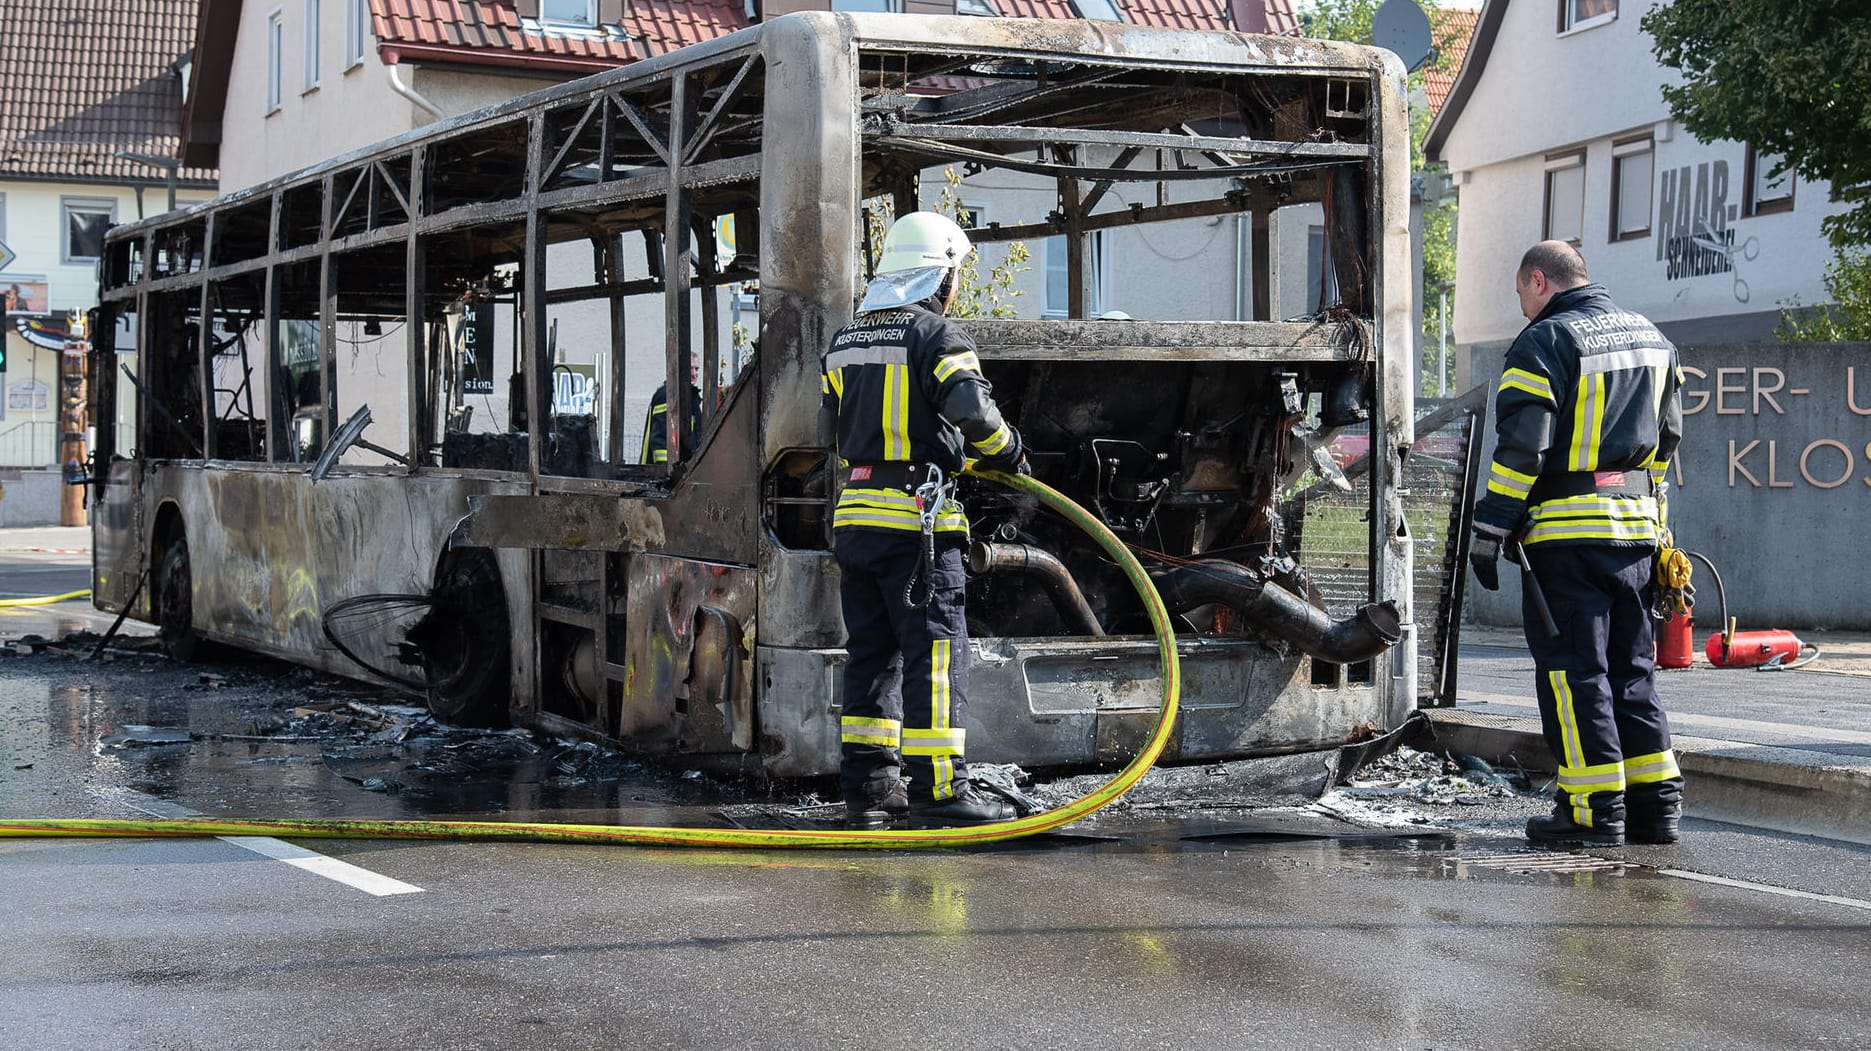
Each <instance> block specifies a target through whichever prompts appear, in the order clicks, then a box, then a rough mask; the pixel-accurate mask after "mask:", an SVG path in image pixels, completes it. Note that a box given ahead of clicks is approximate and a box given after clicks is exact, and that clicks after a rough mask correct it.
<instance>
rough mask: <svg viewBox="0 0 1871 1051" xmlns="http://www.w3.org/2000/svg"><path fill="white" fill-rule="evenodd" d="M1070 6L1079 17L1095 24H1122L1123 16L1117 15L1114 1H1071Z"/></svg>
mask: <svg viewBox="0 0 1871 1051" xmlns="http://www.w3.org/2000/svg"><path fill="white" fill-rule="evenodd" d="M1072 6H1073V7H1076V8H1078V13H1079V17H1081V18H1089V19H1092V20H1093V21H1097V22H1122V21H1123V20H1124V16H1123V15H1121V14H1118V13H1117V3H1116V0H1072Z"/></svg>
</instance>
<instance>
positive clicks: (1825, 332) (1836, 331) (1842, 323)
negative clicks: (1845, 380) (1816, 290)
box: [1774, 251, 1871, 343]
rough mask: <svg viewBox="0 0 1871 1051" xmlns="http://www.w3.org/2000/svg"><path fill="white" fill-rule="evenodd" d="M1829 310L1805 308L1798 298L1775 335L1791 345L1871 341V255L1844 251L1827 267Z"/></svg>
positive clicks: (1784, 316) (1782, 311)
mask: <svg viewBox="0 0 1871 1051" xmlns="http://www.w3.org/2000/svg"><path fill="white" fill-rule="evenodd" d="M1826 295H1828V296H1830V297H1831V298H1832V303H1831V304H1830V305H1828V306H1818V307H1802V306H1801V305H1800V303H1799V299H1798V298H1797V297H1796V298H1795V299H1794V300H1793V302H1792V304H1791V305H1790V306H1788V307H1786V308H1784V309H1782V310H1781V311H1780V325H1779V327H1777V328H1775V329H1774V335H1776V336H1778V337H1780V339H1782V340H1784V341H1786V342H1788V343H1842V342H1846V341H1850V340H1871V255H1868V254H1866V253H1864V252H1856V251H1841V252H1839V254H1838V255H1837V256H1835V257H1834V258H1833V260H1832V261H1831V262H1830V263H1827V264H1826Z"/></svg>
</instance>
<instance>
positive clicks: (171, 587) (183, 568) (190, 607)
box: [153, 529, 201, 661]
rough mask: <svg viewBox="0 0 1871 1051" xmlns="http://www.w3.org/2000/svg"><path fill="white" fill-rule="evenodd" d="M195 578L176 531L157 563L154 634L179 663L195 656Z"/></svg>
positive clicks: (185, 544) (185, 540)
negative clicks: (155, 631)
mask: <svg viewBox="0 0 1871 1051" xmlns="http://www.w3.org/2000/svg"><path fill="white" fill-rule="evenodd" d="M193 589H194V577H193V575H192V574H191V573H190V571H189V562H188V538H187V537H186V536H184V535H183V534H182V531H181V530H180V529H177V530H176V531H175V533H174V534H172V535H171V536H170V537H169V541H168V543H167V544H165V545H164V546H163V549H162V554H161V558H160V560H159V561H158V562H157V563H156V588H155V593H154V596H153V597H154V600H155V603H156V609H155V611H154V612H155V614H156V628H157V635H158V636H159V637H160V638H161V639H162V648H163V651H164V652H165V653H167V654H168V655H169V656H171V657H173V658H175V659H176V660H179V661H186V660H191V659H193V658H194V656H195V650H196V647H197V646H198V645H199V644H200V641H201V640H200V637H199V636H197V635H196V634H195V597H194V593H193Z"/></svg>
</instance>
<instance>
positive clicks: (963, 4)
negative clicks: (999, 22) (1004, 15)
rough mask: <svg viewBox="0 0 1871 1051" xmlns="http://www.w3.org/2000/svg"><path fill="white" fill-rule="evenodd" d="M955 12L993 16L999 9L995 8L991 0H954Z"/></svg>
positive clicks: (998, 12)
mask: <svg viewBox="0 0 1871 1051" xmlns="http://www.w3.org/2000/svg"><path fill="white" fill-rule="evenodd" d="M955 13H956V14H958V15H980V16H981V17H983V18H994V17H997V16H998V15H999V14H1000V11H999V10H998V9H997V8H995V6H994V2H993V0H955Z"/></svg>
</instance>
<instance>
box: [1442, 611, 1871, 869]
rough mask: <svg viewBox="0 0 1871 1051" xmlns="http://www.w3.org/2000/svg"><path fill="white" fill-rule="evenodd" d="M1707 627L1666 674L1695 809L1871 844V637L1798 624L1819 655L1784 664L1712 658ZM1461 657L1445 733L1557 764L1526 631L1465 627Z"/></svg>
mask: <svg viewBox="0 0 1871 1051" xmlns="http://www.w3.org/2000/svg"><path fill="white" fill-rule="evenodd" d="M1769 626H1770V625H1747V624H1744V625H1742V628H1743V630H1746V629H1747V628H1749V627H1756V628H1759V627H1769ZM1708 634H1709V633H1707V632H1703V631H1698V632H1697V633H1696V644H1697V645H1696V655H1697V656H1696V663H1695V665H1694V666H1693V667H1690V668H1687V669H1684V670H1682V671H1661V672H1659V673H1658V675H1657V691H1658V693H1659V694H1661V696H1662V698H1663V704H1664V708H1665V709H1666V710H1667V711H1668V712H1669V715H1670V729H1671V733H1672V735H1673V737H1674V744H1675V747H1676V751H1677V759H1678V762H1679V763H1680V765H1681V766H1682V769H1683V777H1684V780H1685V782H1686V787H1685V790H1684V806H1685V809H1686V811H1687V813H1688V814H1689V815H1690V816H1692V817H1703V818H1711V819H1714V820H1719V821H1729V822H1733V823H1736V824H1743V825H1751V826H1754V827H1756V828H1766V829H1773V830H1776V831H1781V832H1793V833H1799V834H1805V835H1816V836H1825V837H1827V838H1831V839H1841V840H1846V841H1849V842H1853V843H1871V681H1867V680H1871V633H1863V632H1817V631H1814V632H1806V631H1797V632H1795V634H1797V635H1799V637H1800V638H1801V639H1802V640H1803V641H1805V642H1808V643H1811V644H1814V645H1817V646H1818V647H1819V650H1820V655H1819V658H1818V660H1816V661H1814V662H1813V663H1812V664H1810V665H1808V666H1806V667H1804V668H1800V669H1796V670H1793V671H1777V672H1761V671H1756V670H1754V669H1750V668H1715V667H1713V666H1711V665H1710V664H1708V663H1707V661H1706V660H1705V659H1703V657H1702V653H1703V648H1702V647H1703V645H1704V644H1705V643H1706V642H1707V637H1708ZM1460 661H1461V663H1460V674H1459V679H1458V691H1457V693H1458V697H1459V701H1458V703H1457V704H1456V706H1455V707H1454V708H1442V709H1435V710H1432V711H1430V713H1429V715H1430V719H1431V720H1432V722H1433V723H1434V724H1435V727H1436V731H1437V734H1438V736H1439V738H1440V739H1441V741H1442V742H1443V743H1444V744H1445V745H1446V746H1447V747H1449V748H1451V749H1454V750H1456V751H1461V752H1467V753H1470V754H1474V755H1479V756H1481V757H1483V758H1485V759H1488V760H1490V761H1501V762H1508V763H1510V764H1511V763H1515V762H1517V763H1519V764H1520V765H1522V766H1524V767H1528V768H1531V769H1542V770H1548V771H1550V770H1552V769H1553V759H1552V755H1551V753H1550V751H1549V750H1548V749H1547V747H1546V743H1545V740H1544V739H1543V738H1542V737H1541V735H1540V717H1539V709H1538V706H1537V704H1536V703H1535V701H1534V694H1533V659H1532V657H1531V656H1530V655H1529V654H1528V653H1527V648H1526V643H1525V641H1524V639H1523V638H1522V636H1521V633H1520V631H1519V630H1518V629H1508V630H1502V629H1497V628H1482V627H1477V626H1474V625H1465V626H1464V627H1463V629H1462V646H1461V657H1460Z"/></svg>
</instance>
